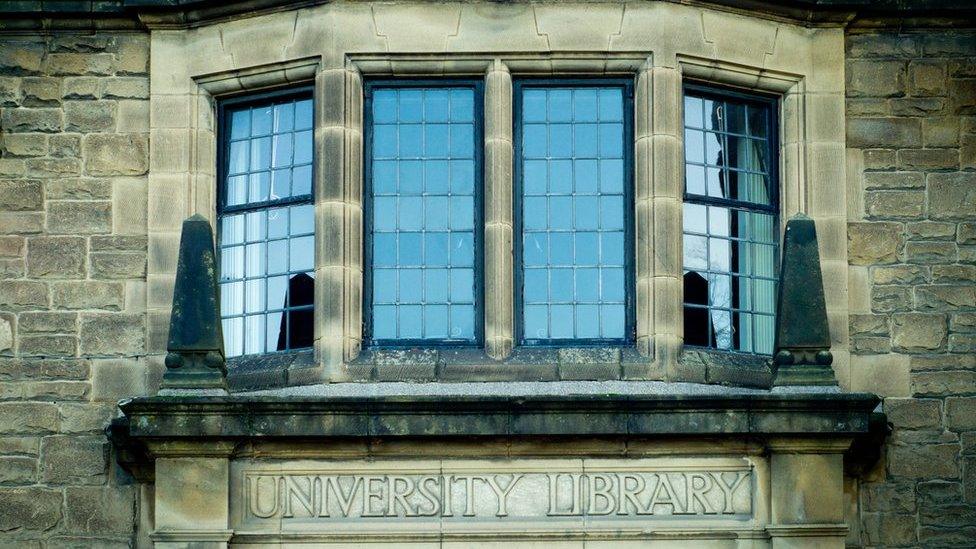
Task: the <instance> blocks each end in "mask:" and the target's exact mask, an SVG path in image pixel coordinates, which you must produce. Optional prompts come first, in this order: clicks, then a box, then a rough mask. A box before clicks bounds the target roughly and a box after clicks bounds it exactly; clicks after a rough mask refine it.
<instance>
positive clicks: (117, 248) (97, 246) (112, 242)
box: [89, 235, 148, 252]
mask: <svg viewBox="0 0 976 549" xmlns="http://www.w3.org/2000/svg"><path fill="white" fill-rule="evenodd" d="M147 243H148V238H146V237H145V236H118V235H112V236H93V237H91V241H90V242H89V246H90V248H91V251H93V252H145V251H146V246H147Z"/></svg>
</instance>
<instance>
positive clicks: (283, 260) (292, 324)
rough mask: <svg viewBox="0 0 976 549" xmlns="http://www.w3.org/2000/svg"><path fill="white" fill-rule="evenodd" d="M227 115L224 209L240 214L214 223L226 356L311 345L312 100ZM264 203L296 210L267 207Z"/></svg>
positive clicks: (223, 215)
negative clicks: (280, 202)
mask: <svg viewBox="0 0 976 549" xmlns="http://www.w3.org/2000/svg"><path fill="white" fill-rule="evenodd" d="M226 116H227V117H228V119H227V121H226V125H223V126H221V127H225V128H227V133H226V134H225V135H221V136H220V137H221V139H222V140H223V141H222V145H221V146H222V147H223V150H224V151H225V154H226V158H225V161H224V162H225V164H224V173H225V174H226V175H225V179H224V180H223V182H222V185H223V187H222V191H221V192H222V196H223V198H224V199H223V200H222V204H221V208H222V209H223V208H226V207H229V206H233V207H235V208H241V211H233V212H226V213H224V212H223V211H221V212H220V213H219V221H218V227H219V228H220V230H219V231H218V254H219V257H220V260H219V261H220V281H221V282H220V291H221V317H222V319H223V329H224V346H225V352H226V353H227V356H228V357H233V356H237V355H242V354H259V353H265V352H273V351H284V350H288V349H297V348H302V347H310V346H311V345H312V296H313V294H314V289H313V286H314V281H313V276H312V269H313V263H314V262H313V257H314V245H313V241H314V236H313V234H314V213H313V209H312V206H311V192H312V184H311V181H312V173H311V162H312V131H311V127H312V101H311V100H310V99H280V100H274V99H272V100H269V101H268V102H266V103H262V104H257V105H250V106H246V107H240V108H235V107H232V108H229V109H228V110H227V113H226ZM269 200H275V201H277V200H288V201H289V203H290V204H293V205H291V206H290V207H289V206H284V207H276V208H268V207H267V206H266V202H267V201H269ZM252 205H253V206H252ZM296 236H300V237H301V238H295V237H296ZM271 311H274V312H271Z"/></svg>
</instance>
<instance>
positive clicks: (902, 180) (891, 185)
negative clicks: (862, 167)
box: [864, 172, 925, 190]
mask: <svg viewBox="0 0 976 549" xmlns="http://www.w3.org/2000/svg"><path fill="white" fill-rule="evenodd" d="M864 188H865V189H868V190H879V189H881V190H890V189H922V188H925V176H924V175H923V174H921V173H919V172H867V173H865V174H864Z"/></svg>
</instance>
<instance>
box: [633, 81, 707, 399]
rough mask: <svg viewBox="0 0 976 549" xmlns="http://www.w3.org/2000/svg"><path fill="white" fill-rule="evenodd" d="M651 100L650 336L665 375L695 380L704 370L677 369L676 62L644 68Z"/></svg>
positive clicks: (679, 172) (679, 177) (679, 141)
mask: <svg viewBox="0 0 976 549" xmlns="http://www.w3.org/2000/svg"><path fill="white" fill-rule="evenodd" d="M648 72H649V73H650V74H649V76H648V77H646V78H649V85H650V87H651V95H652V96H653V99H654V100H653V101H652V102H651V103H650V108H651V115H650V120H649V128H650V135H649V139H650V145H649V146H650V148H651V153H650V158H651V159H650V161H649V165H650V171H651V174H652V177H653V192H652V196H651V198H650V202H651V204H653V208H652V210H653V213H652V214H650V215H651V218H652V222H653V231H652V235H651V240H652V242H653V248H652V253H651V255H653V263H652V264H651V265H649V267H650V268H651V269H652V272H653V297H652V299H651V300H650V302H651V303H652V306H653V327H654V328H653V330H654V331H653V337H654V345H653V348H654V361H655V362H656V364H657V367H658V368H663V369H664V370H665V371H666V372H667V375H668V377H669V378H670V379H681V380H683V381H697V380H699V379H703V378H704V372H679V371H677V370H678V368H679V365H678V360H677V359H678V353H679V351H680V350H681V342H682V339H683V334H682V331H683V330H682V324H681V197H682V187H683V178H684V164H683V161H682V150H683V149H682V147H683V131H682V108H681V105H682V89H681V73H680V71H679V70H678V69H677V68H676V67H673V66H671V67H669V66H655V67H653V68H651V69H650V70H649V71H648Z"/></svg>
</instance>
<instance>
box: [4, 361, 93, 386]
mask: <svg viewBox="0 0 976 549" xmlns="http://www.w3.org/2000/svg"><path fill="white" fill-rule="evenodd" d="M87 378H88V362H87V361H85V360H72V359H69V360H62V359H38V358H10V359H4V360H0V380H18V381H20V380H25V379H87Z"/></svg>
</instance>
